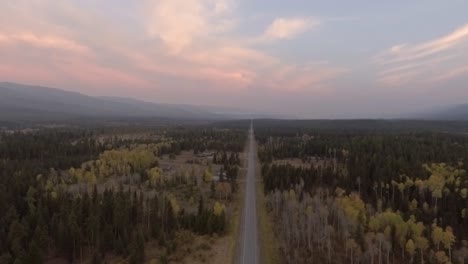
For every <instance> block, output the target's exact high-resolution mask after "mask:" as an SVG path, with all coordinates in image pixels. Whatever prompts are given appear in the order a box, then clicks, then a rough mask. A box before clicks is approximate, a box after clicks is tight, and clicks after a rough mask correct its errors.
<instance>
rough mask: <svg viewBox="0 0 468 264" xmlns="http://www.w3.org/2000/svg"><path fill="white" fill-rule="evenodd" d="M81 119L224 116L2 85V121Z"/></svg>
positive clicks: (0, 117)
mask: <svg viewBox="0 0 468 264" xmlns="http://www.w3.org/2000/svg"><path fill="white" fill-rule="evenodd" d="M80 117H96V118H98V117H162V118H173V119H220V118H222V116H220V115H217V114H214V113H211V112H208V111H202V110H197V109H196V108H195V107H194V108H189V107H184V108H180V107H177V106H173V105H168V104H157V103H150V102H144V101H139V100H134V99H127V98H111V97H105V98H104V97H102V98H98V97H91V96H87V95H84V94H80V93H76V92H69V91H64V90H59V89H55V88H48V87H41V86H29V85H21V84H15V83H0V120H15V121H18V120H25V121H28V120H66V119H68V118H80Z"/></svg>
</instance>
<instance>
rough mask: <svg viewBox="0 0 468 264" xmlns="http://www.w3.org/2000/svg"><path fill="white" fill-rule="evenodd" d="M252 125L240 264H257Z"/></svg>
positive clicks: (254, 151) (251, 126)
mask: <svg viewBox="0 0 468 264" xmlns="http://www.w3.org/2000/svg"><path fill="white" fill-rule="evenodd" d="M254 140H255V138H254V133H253V124H252V123H251V124H250V131H249V152H248V165H247V176H246V177H247V178H246V188H245V204H244V215H243V216H244V219H243V222H242V229H241V232H242V235H241V239H242V240H241V243H240V258H239V263H240V264H257V263H259V247H258V233H257V199H256V189H255V180H256V179H255V160H256V150H255V144H254Z"/></svg>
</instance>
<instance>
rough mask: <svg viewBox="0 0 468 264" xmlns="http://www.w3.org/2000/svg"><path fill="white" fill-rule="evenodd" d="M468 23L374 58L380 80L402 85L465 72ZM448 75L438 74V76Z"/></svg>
mask: <svg viewBox="0 0 468 264" xmlns="http://www.w3.org/2000/svg"><path fill="white" fill-rule="evenodd" d="M466 49H468V24H466V25H464V26H462V27H460V28H458V29H456V30H454V31H453V32H451V33H449V34H447V35H445V36H442V37H439V38H436V39H433V40H430V41H427V42H423V43H419V44H399V45H395V46H393V47H391V48H389V49H388V50H386V51H384V52H381V53H380V54H378V55H376V56H375V57H374V58H373V62H374V63H375V64H376V65H377V66H378V67H379V69H380V72H379V74H378V77H379V79H378V80H379V82H381V83H384V84H386V85H389V86H399V85H404V84H408V83H413V82H428V81H441V80H445V79H449V78H454V77H457V76H461V75H463V74H464V73H466V72H465V71H460V70H459V69H460V68H461V69H463V68H464V67H465V66H468V65H466V64H467V61H468V54H466V52H464V50H466ZM435 75H436V76H444V77H443V78H434V76H435Z"/></svg>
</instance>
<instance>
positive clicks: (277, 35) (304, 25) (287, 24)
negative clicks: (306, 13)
mask: <svg viewBox="0 0 468 264" xmlns="http://www.w3.org/2000/svg"><path fill="white" fill-rule="evenodd" d="M318 25H320V21H319V20H318V19H315V18H311V17H292V18H276V19H275V20H273V22H272V23H271V24H270V25H269V26H268V28H267V29H266V30H265V32H264V33H263V35H262V36H261V37H260V41H272V40H281V39H291V38H294V37H296V36H298V35H300V34H303V33H305V32H307V31H309V30H311V29H312V28H314V27H316V26H318Z"/></svg>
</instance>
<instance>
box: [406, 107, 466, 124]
mask: <svg viewBox="0 0 468 264" xmlns="http://www.w3.org/2000/svg"><path fill="white" fill-rule="evenodd" d="M415 117H416V118H419V119H427V120H463V121H468V104H459V105H452V106H446V107H440V108H438V109H435V110H429V111H426V112H424V113H419V114H417V115H415Z"/></svg>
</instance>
